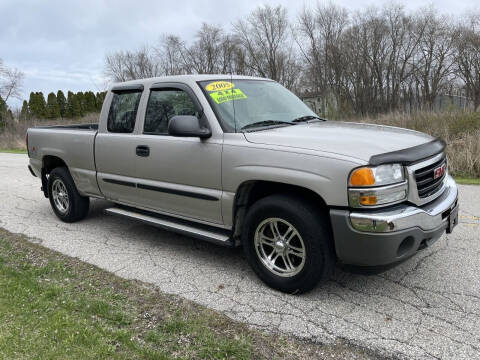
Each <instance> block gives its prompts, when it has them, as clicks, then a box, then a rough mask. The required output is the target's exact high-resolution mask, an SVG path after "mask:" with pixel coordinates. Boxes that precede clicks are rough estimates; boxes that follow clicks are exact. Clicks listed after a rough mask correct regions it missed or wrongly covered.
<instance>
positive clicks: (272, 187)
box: [232, 180, 328, 245]
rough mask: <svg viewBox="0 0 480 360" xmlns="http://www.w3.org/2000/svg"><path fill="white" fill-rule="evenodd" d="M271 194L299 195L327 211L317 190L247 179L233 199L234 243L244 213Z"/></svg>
mask: <svg viewBox="0 0 480 360" xmlns="http://www.w3.org/2000/svg"><path fill="white" fill-rule="evenodd" d="M273 194H289V195H293V196H295V197H299V198H301V199H303V200H305V201H308V202H309V203H310V204H313V205H314V206H315V207H316V208H317V209H319V210H320V211H322V212H325V213H327V210H328V207H327V203H326V202H325V200H324V198H323V197H322V196H321V195H320V194H318V193H317V192H315V191H313V190H312V189H309V188H307V187H303V186H299V185H294V184H288V183H282V182H275V181H264V180H247V181H244V182H243V183H241V184H240V185H239V186H238V189H237V191H236V193H235V198H234V201H233V209H232V211H233V213H232V214H233V229H232V234H233V238H234V240H235V243H236V244H237V245H238V244H240V240H239V239H240V234H241V230H242V225H243V221H244V219H245V215H246V213H247V211H248V209H249V208H250V206H252V205H253V204H254V203H255V202H257V201H258V200H260V199H262V198H265V197H267V196H269V195H273Z"/></svg>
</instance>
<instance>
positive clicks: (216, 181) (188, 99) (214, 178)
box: [135, 83, 223, 224]
mask: <svg viewBox="0 0 480 360" xmlns="http://www.w3.org/2000/svg"><path fill="white" fill-rule="evenodd" d="M147 96H148V101H146V102H147V104H146V111H145V118H144V121H143V128H142V129H141V130H142V134H141V136H139V137H137V139H138V142H137V145H141V146H144V147H145V149H146V151H148V155H147V154H144V156H137V157H136V159H135V164H136V169H137V177H138V178H139V180H138V185H137V186H138V189H137V191H138V196H139V201H140V202H141V205H142V206H143V207H148V208H152V209H155V210H157V211H160V212H167V213H172V214H175V215H180V216H184V217H187V218H190V219H196V220H201V221H206V222H213V223H218V224H222V215H221V195H222V190H221V188H222V186H221V156H222V139H223V137H222V136H220V135H219V134H213V135H212V137H211V138H209V139H200V138H198V137H174V136H170V135H168V123H169V121H170V119H171V118H172V117H173V116H175V115H193V116H197V117H198V118H199V119H200V120H201V121H203V122H205V123H206V124H207V125H208V120H207V119H206V117H205V115H204V113H203V109H202V106H201V105H200V102H199V101H198V98H197V97H196V95H195V94H194V92H193V91H192V89H191V88H190V87H188V86H187V85H185V84H181V83H163V84H157V85H154V86H152V87H151V89H150V90H149V93H148V94H145V97H146V98H147Z"/></svg>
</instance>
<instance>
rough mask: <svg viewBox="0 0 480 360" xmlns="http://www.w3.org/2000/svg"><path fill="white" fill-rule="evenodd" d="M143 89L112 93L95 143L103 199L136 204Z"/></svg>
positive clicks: (128, 89) (98, 178) (123, 89)
mask: <svg viewBox="0 0 480 360" xmlns="http://www.w3.org/2000/svg"><path fill="white" fill-rule="evenodd" d="M142 92H143V86H142V85H133V86H132V85H129V86H125V85H124V86H121V87H118V88H114V89H112V91H111V93H110V94H109V97H108V98H107V99H106V101H109V102H110V104H108V103H107V104H106V106H108V105H109V107H108V108H107V110H106V111H105V112H104V111H102V115H101V116H102V117H101V119H100V127H99V131H98V135H97V137H96V139H95V164H96V168H97V181H98V185H99V187H100V190H101V191H102V193H103V195H104V196H105V197H106V198H107V199H109V200H112V201H118V202H122V203H127V204H132V205H133V204H136V203H137V193H136V185H135V184H136V174H137V172H136V168H135V160H136V146H137V144H138V138H137V136H138V121H137V117H138V113H139V111H138V110H139V107H140V106H139V105H140V100H141V97H142Z"/></svg>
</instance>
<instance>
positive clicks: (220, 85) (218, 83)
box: [205, 81, 235, 91]
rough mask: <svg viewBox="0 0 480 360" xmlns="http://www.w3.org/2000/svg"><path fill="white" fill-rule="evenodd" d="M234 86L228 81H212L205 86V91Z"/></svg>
mask: <svg viewBox="0 0 480 360" xmlns="http://www.w3.org/2000/svg"><path fill="white" fill-rule="evenodd" d="M234 86H235V84H233V83H231V82H228V81H214V82H211V83H210V84H208V85H207V86H205V89H206V90H207V91H219V90H228V89H231V88H233V87H234Z"/></svg>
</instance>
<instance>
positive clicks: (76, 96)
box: [19, 90, 106, 120]
mask: <svg viewBox="0 0 480 360" xmlns="http://www.w3.org/2000/svg"><path fill="white" fill-rule="evenodd" d="M105 94H106V93H105V92H97V93H94V92H92V91H86V92H81V91H80V92H77V93H73V92H72V91H68V93H67V97H65V94H64V93H63V91H62V90H58V91H57V93H56V94H55V93H53V92H51V93H50V94H48V96H47V100H46V101H45V97H44V95H43V93H42V92H31V93H30V98H29V100H28V101H27V100H24V101H23V104H22V109H21V110H20V116H19V118H20V120H28V119H31V118H35V119H57V118H76V117H81V116H84V115H85V114H88V113H93V112H99V111H100V110H101V108H102V104H103V100H104V98H105Z"/></svg>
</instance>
